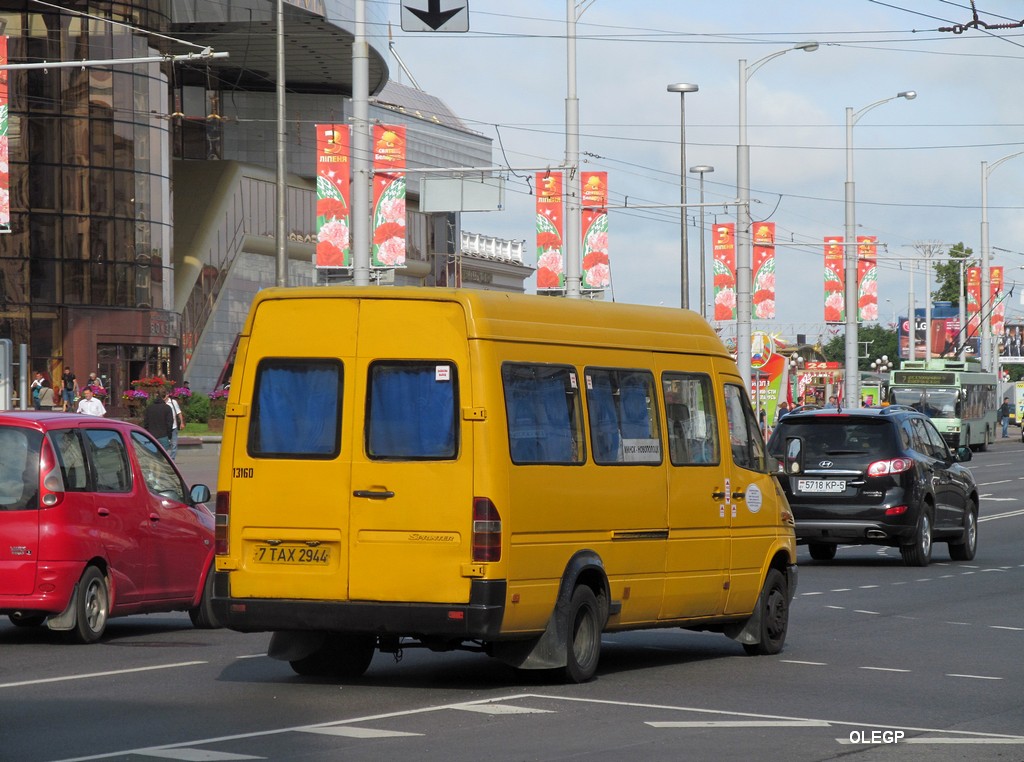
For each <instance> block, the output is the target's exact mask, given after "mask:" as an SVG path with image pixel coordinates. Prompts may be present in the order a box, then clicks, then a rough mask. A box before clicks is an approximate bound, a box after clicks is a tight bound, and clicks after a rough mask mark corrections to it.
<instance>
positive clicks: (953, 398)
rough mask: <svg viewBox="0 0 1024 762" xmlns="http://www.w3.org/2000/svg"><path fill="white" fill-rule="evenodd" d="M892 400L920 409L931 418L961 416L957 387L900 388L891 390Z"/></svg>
mask: <svg viewBox="0 0 1024 762" xmlns="http://www.w3.org/2000/svg"><path fill="white" fill-rule="evenodd" d="M890 400H891V402H892V403H893V404H896V405H906V406H908V407H912V408H914V409H915V410H920V411H921V412H922V413H924V414H925V415H927V416H928V417H930V418H959V417H960V413H959V409H958V407H959V406H958V404H957V403H958V402H959V401H960V395H959V393H958V391H957V390H956V389H921V388H916V389H915V388H902V389H901V388H899V387H894V388H893V389H891V390H890Z"/></svg>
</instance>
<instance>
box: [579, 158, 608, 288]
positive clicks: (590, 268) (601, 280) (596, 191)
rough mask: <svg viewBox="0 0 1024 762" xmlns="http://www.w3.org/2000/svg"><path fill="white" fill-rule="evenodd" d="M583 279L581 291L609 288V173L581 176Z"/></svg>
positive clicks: (582, 173)
mask: <svg viewBox="0 0 1024 762" xmlns="http://www.w3.org/2000/svg"><path fill="white" fill-rule="evenodd" d="M580 199H581V204H582V207H583V208H582V210H581V221H582V224H581V225H580V228H581V232H582V235H583V273H582V275H583V278H582V282H581V283H580V290H581V291H602V290H604V289H606V288H608V287H609V286H611V284H612V272H611V267H610V266H609V263H608V173H607V172H581V173H580Z"/></svg>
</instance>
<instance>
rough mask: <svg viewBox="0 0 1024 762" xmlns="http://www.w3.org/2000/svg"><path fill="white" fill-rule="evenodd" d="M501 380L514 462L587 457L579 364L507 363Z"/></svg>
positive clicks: (564, 461)
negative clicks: (577, 372)
mask: <svg viewBox="0 0 1024 762" xmlns="http://www.w3.org/2000/svg"><path fill="white" fill-rule="evenodd" d="M501 382H502V387H503V389H504V393H505V414H506V417H507V419H508V450H509V456H510V457H511V458H512V462H513V463H516V464H519V465H523V464H562V465H572V464H579V463H582V462H583V461H584V459H585V458H586V452H585V448H584V446H583V423H582V421H583V415H582V404H581V402H580V394H579V391H580V390H579V383H578V381H577V376H576V369H575V368H572V367H566V366H564V365H532V364H531V365H525V364H515V363H505V364H504V365H502V367H501Z"/></svg>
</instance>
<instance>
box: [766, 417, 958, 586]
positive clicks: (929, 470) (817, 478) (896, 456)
mask: <svg viewBox="0 0 1024 762" xmlns="http://www.w3.org/2000/svg"><path fill="white" fill-rule="evenodd" d="M768 451H769V452H770V453H771V454H772V456H774V457H775V458H776V459H777V460H778V461H779V471H780V473H779V479H780V481H781V482H782V487H783V489H784V490H785V491H786V497H787V498H788V499H789V504H790V507H791V508H792V509H793V516H794V517H795V519H796V537H797V541H798V542H800V543H806V544H807V546H808V549H809V550H810V553H811V558H813V559H814V560H816V561H827V560H829V559H832V558H834V557H835V554H836V548H837V546H838V545H852V544H871V545H890V546H898V547H899V549H900V554H901V555H902V556H903V562H904V563H905V564H906V565H907V566H927V565H928V562H929V561H930V560H931V554H932V540H933V539H934V540H941V541H944V542H947V543H948V544H949V555H950V557H951V558H952V559H953V560H954V561H970V560H971V559H973V558H974V554H975V552H976V551H977V546H978V487H977V485H976V484H975V482H974V476H973V475H972V474H971V472H970V471H969V470H968V469H967V468H965V467H964V466H962V465H960V461H967V460H970V459H971V451H970V449H969V448H967V447H961V448H959V449H957V450H956V452H951V451H950V450H949V448H948V447H947V446H946V443H945V442H944V441H943V439H942V436H941V435H940V434H939V432H938V431H937V430H936V429H935V426H933V425H932V422H931V421H930V420H929V419H928V417H927V416H925V415H923V414H921V413H919V412H917V411H916V410H914V409H912V408H909V407H903V406H898V405H892V406H890V407H884V408H863V409H860V408H858V409H852V410H842V409H837V408H826V409H822V410H807V411H803V412H798V413H790V414H789V415H787V416H785V417H784V418H783V419H782V420H781V421H780V422H779V425H778V426H776V427H775V432H774V433H773V434H772V437H771V439H770V440H769V442H768Z"/></svg>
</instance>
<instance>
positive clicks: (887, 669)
mask: <svg viewBox="0 0 1024 762" xmlns="http://www.w3.org/2000/svg"><path fill="white" fill-rule="evenodd" d="M857 669H866V670H868V671H870V672H910V670H909V669H897V668H895V667H857Z"/></svg>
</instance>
